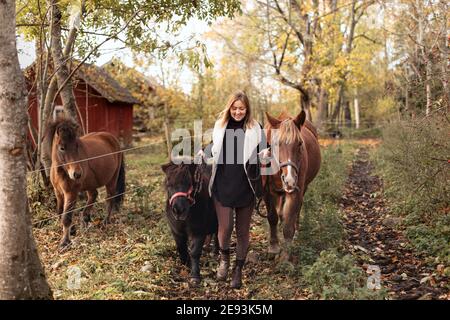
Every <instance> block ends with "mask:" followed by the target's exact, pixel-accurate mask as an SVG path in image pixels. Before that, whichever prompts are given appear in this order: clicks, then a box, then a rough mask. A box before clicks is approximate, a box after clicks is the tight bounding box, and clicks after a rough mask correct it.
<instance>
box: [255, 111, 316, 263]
mask: <svg viewBox="0 0 450 320" xmlns="http://www.w3.org/2000/svg"><path fill="white" fill-rule="evenodd" d="M266 116H267V120H268V123H267V125H266V128H265V129H266V134H267V141H268V143H269V144H270V145H271V156H272V158H271V159H272V160H271V166H272V168H271V172H270V173H272V174H271V175H266V176H263V184H264V185H265V187H264V190H265V192H264V202H265V204H266V208H267V219H268V221H269V224H270V245H269V253H275V254H276V253H279V252H280V246H279V240H278V234H277V224H278V220H279V219H280V220H281V222H283V235H284V240H285V248H284V249H286V250H283V251H284V252H282V258H283V259H286V258H288V257H289V255H288V253H287V252H288V251H287V249H288V248H289V246H290V244H291V242H292V239H293V237H294V233H295V231H296V229H297V224H298V217H299V214H300V209H301V207H302V204H303V197H304V195H305V192H306V189H307V188H308V184H309V183H310V182H311V181H312V180H313V179H314V178H315V176H316V175H317V173H318V172H319V169H320V162H321V155H320V146H319V142H318V139H317V132H316V129H315V128H314V127H313V125H312V124H311V122H309V121H308V120H305V119H306V114H305V112H304V111H301V112H300V113H299V114H298V115H297V116H296V117H295V118H294V119H293V118H291V117H289V116H288V115H286V114H284V113H283V114H281V115H280V116H279V117H278V118H274V117H272V116H270V115H269V114H268V113H266ZM274 129H277V130H274Z"/></svg>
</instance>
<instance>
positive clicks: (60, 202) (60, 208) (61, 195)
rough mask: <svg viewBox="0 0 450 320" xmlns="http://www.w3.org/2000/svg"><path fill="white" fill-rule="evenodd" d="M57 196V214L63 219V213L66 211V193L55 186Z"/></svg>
mask: <svg viewBox="0 0 450 320" xmlns="http://www.w3.org/2000/svg"><path fill="white" fill-rule="evenodd" d="M53 189H54V191H55V197H56V214H57V215H58V219H59V220H61V215H62V213H63V211H64V193H62V192H60V191H59V190H58V189H57V188H53Z"/></svg>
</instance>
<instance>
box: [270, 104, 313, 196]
mask: <svg viewBox="0 0 450 320" xmlns="http://www.w3.org/2000/svg"><path fill="white" fill-rule="evenodd" d="M266 116H267V121H268V128H267V129H268V140H269V143H270V144H271V145H272V152H273V153H274V156H275V159H277V160H278V164H279V168H280V170H281V181H282V182H283V189H284V191H285V192H287V193H292V192H294V191H295V190H297V189H298V186H297V181H298V177H299V174H300V170H302V168H301V160H302V151H303V139H302V137H301V134H300V131H301V127H302V126H303V124H304V123H305V119H306V114H305V112H304V111H303V110H302V111H301V112H300V113H299V114H298V115H297V116H296V117H295V118H291V117H289V116H288V115H286V114H281V115H280V116H279V117H278V118H275V117H272V116H271V115H269V114H268V113H267V112H266ZM274 129H276V130H274Z"/></svg>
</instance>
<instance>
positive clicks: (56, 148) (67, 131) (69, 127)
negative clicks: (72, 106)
mask: <svg viewBox="0 0 450 320" xmlns="http://www.w3.org/2000/svg"><path fill="white" fill-rule="evenodd" d="M78 132H79V126H78V124H76V123H75V122H73V121H72V120H67V119H60V120H57V121H54V122H51V123H50V124H49V125H48V127H47V133H46V138H45V139H46V140H47V142H48V143H51V150H52V162H55V163H54V164H52V165H56V166H61V167H62V168H63V170H64V171H66V173H67V175H68V176H69V178H70V179H72V180H78V179H80V178H81V177H82V176H83V168H82V166H81V162H80V156H79V148H80V140H79V139H78V137H79V134H78Z"/></svg>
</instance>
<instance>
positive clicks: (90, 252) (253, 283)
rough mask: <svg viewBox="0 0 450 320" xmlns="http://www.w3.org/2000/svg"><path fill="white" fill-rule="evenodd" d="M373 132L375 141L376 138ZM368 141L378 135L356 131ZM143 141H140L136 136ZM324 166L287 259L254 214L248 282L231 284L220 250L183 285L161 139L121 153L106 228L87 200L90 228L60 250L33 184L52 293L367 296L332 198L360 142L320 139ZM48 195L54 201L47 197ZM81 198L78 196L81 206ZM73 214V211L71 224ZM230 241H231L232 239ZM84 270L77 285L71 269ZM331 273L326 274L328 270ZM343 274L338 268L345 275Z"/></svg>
mask: <svg viewBox="0 0 450 320" xmlns="http://www.w3.org/2000/svg"><path fill="white" fill-rule="evenodd" d="M375 142H376V141H375ZM359 143H362V144H373V143H374V141H369V140H365V141H360V142H359ZM141 144H145V141H143V142H141ZM322 144H323V145H326V147H323V149H322V153H323V164H322V169H321V172H320V175H319V176H318V177H317V178H316V180H315V181H314V182H313V183H312V184H311V186H310V189H309V191H308V193H307V196H306V202H305V207H304V210H302V215H301V219H300V221H301V222H300V230H299V232H298V233H297V237H296V239H295V241H294V246H293V248H292V253H293V254H294V257H295V259H294V261H293V263H282V264H280V263H279V262H278V260H277V257H273V256H269V255H268V253H267V234H268V232H267V229H268V224H267V222H266V220H265V219H263V218H261V217H259V216H258V215H256V214H255V215H254V216H253V222H252V226H251V247H250V252H249V255H248V263H247V265H246V268H245V272H244V286H243V288H242V289H240V290H230V289H228V284H226V285H224V284H222V283H217V282H216V281H215V269H216V265H217V262H216V258H215V257H214V256H212V255H210V254H204V255H203V257H202V277H203V281H202V285H201V287H200V288H196V289H192V288H189V286H188V282H187V280H188V274H189V273H188V270H187V269H186V268H185V267H183V266H181V265H180V263H179V261H178V259H177V254H176V251H175V243H174V241H173V239H172V236H171V234H170V231H169V227H168V225H167V223H166V220H165V215H164V204H165V192H164V189H163V185H162V184H163V175H162V172H161V170H160V164H162V163H164V162H165V161H166V157H165V147H164V146H161V145H159V146H158V145H157V146H154V147H148V148H142V149H138V150H135V151H133V152H129V153H127V154H126V163H127V194H126V198H125V203H124V206H123V208H122V210H121V212H120V213H119V214H118V215H116V216H115V217H113V221H114V223H113V224H112V225H110V226H108V227H107V228H106V229H103V228H101V224H100V221H101V219H102V216H103V215H104V207H105V204H104V203H103V202H101V199H102V198H104V191H102V192H100V200H99V201H100V203H98V204H96V205H95V209H94V210H93V219H94V220H93V222H92V223H91V225H90V226H89V228H88V229H87V230H81V229H80V228H77V234H76V235H75V236H74V237H73V238H72V240H73V246H72V248H71V249H70V250H69V251H67V252H64V253H59V252H58V242H59V239H60V236H61V227H60V226H59V224H58V221H57V219H55V218H54V200H53V196H52V195H51V194H50V195H48V194H47V195H46V194H43V193H42V192H38V191H37V190H34V189H33V190H34V191H30V197H31V199H32V201H31V207H32V211H33V221H34V223H35V229H34V232H35V237H36V239H37V243H38V247H39V250H40V253H41V257H42V260H43V263H44V265H45V269H46V272H47V277H48V280H49V283H50V285H51V287H52V288H53V290H54V296H55V298H56V299H181V298H184V299H225V298H227V299H318V298H344V299H354V298H359V297H364V298H370V297H376V296H371V295H370V294H368V293H367V292H365V290H364V289H363V286H364V283H363V282H364V280H365V277H364V274H363V271H362V269H359V268H357V267H356V266H355V265H354V261H353V260H352V257H351V256H346V255H345V254H344V253H342V250H341V249H342V240H343V238H344V236H345V234H344V231H343V229H342V224H341V216H340V211H339V207H338V204H337V203H338V199H339V198H340V194H341V189H342V186H343V184H344V182H345V179H346V176H347V173H348V169H349V165H350V164H351V160H352V158H353V155H354V153H355V150H356V148H357V146H358V144H357V143H355V142H351V141H341V142H336V141H332V142H331V143H330V142H327V141H323V143H322ZM49 199H50V201H49ZM82 205H83V202H81V201H79V203H78V204H77V207H80V206H82ZM77 219H78V214H75V218H74V221H75V224H77V225H78V222H77ZM233 245H234V241H233V244H232V246H233ZM74 273H75V274H77V273H78V274H79V275H80V277H81V280H80V282H79V283H76V285H75V286H74V285H73V283H71V279H73V277H72V275H73V274H74ZM330 274H331V276H330ZM342 275H343V276H342Z"/></svg>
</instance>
